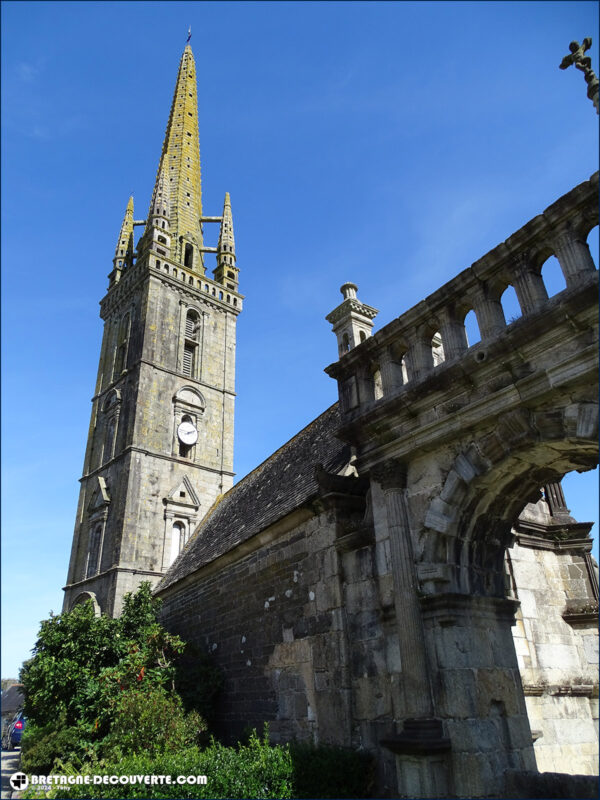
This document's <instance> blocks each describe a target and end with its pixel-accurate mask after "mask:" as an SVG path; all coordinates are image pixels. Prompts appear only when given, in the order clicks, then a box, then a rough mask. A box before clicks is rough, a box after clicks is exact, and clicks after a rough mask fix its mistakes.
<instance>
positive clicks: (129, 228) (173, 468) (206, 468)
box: [64, 44, 243, 615]
mask: <svg viewBox="0 0 600 800" xmlns="http://www.w3.org/2000/svg"><path fill="white" fill-rule="evenodd" d="M217 222H218V223H220V235H219V240H218V244H217V247H205V246H204V237H203V226H204V224H205V223H217ZM141 225H144V226H145V228H144V232H143V234H142V236H141V238H140V240H139V242H138V245H137V249H136V248H135V244H134V229H135V227H136V226H141ZM207 253H215V254H216V261H217V264H216V269H214V270H213V271H212V275H213V277H212V278H211V277H209V276H208V275H207V272H206V269H207V267H206V265H205V254H207ZM242 299H243V298H242V295H240V294H239V292H238V268H237V267H236V258H235V244H234V237H233V222H232V216H231V205H230V200H229V195H228V194H226V195H225V203H224V208H223V213H222V215H221V216H218V217H204V216H203V215H202V194H201V187H200V151H199V138H198V107H197V98H196V70H195V64H194V57H193V54H192V50H191V47H190V46H189V44H188V45H187V46H186V48H185V50H184V53H183V55H182V58H181V63H180V65H179V72H178V75H177V83H176V86H175V93H174V96H173V104H172V106H171V113H170V115H169V121H168V124H167V131H166V135H165V140H164V144H163V148H162V153H161V156H160V161H159V165H158V172H157V177H156V183H155V186H154V191H153V193H152V201H151V203H150V209H149V212H148V218H147V220H142V221H138V220H135V219H134V212H133V198H130V200H129V202H128V204H127V209H126V211H125V217H124V219H123V224H122V226H121V230H120V233H119V238H118V241H117V247H116V251H115V257H114V259H113V269H112V272H111V273H110V275H109V286H108V291H107V293H106V295H105V296H104V298H103V299H102V301H101V303H100V306H101V311H100V315H101V317H102V319H103V320H104V336H103V341H102V350H101V353H100V363H99V367H98V378H97V382H96V390H95V393H94V397H93V400H92V415H91V422H90V429H89V434H88V442H87V448H86V453H85V461H84V466H83V476H82V478H81V491H80V496H79V504H78V508H77V518H76V521H75V532H74V537H73V547H72V552H71V560H70V565H69V574H68V579H67V586H66V587H65V593H66V594H65V601H64V608H65V609H70V608H71V607H72V606H73V605H74V604H76V603H78V602H82V601H84V600H87V599H89V598H91V599H92V600H93V601H94V604H95V606H96V609H97V610H98V609H100V610H101V611H102V612H105V613H108V614H113V615H114V614H118V613H119V612H120V609H121V604H122V598H123V595H124V594H125V593H126V592H128V591H131V590H135V589H136V587H137V586H138V585H139V583H140V582H141V581H147V580H149V581H150V582H151V583H152V584H156V583H157V582H158V580H159V579H160V578H161V577H162V576H163V575H164V573H165V572H166V570H167V569H168V567H169V565H170V564H171V563H172V562H173V561H174V559H175V558H176V557H177V555H178V554H179V552H180V551H181V549H182V548H183V546H184V545H185V543H186V542H187V540H188V538H189V536H190V535H191V533H192V532H193V530H194V528H195V526H196V525H197V523H198V522H199V521H200V520H201V519H202V518H203V516H204V515H205V514H206V512H207V511H208V509H209V508H210V507H211V506H212V504H213V503H214V502H215V500H216V499H217V498H218V497H219V495H221V494H223V492H226V491H227V490H228V489H229V488H231V486H232V484H233V471H232V470H233V412H234V396H235V395H234V379H235V337H236V319H237V315H238V314H239V313H240V311H241V310H242Z"/></svg>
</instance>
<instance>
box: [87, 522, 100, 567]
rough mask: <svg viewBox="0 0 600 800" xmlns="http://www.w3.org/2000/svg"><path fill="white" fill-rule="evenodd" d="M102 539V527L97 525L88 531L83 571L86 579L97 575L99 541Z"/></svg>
mask: <svg viewBox="0 0 600 800" xmlns="http://www.w3.org/2000/svg"><path fill="white" fill-rule="evenodd" d="M101 539H102V525H101V524H100V523H98V524H97V525H95V526H94V527H93V528H92V530H91V531H90V540H89V545H88V558H87V568H86V571H85V577H86V578H92V577H93V576H94V575H97V574H98V566H99V564H98V561H99V556H100V541H101Z"/></svg>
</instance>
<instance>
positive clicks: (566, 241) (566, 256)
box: [553, 229, 596, 288]
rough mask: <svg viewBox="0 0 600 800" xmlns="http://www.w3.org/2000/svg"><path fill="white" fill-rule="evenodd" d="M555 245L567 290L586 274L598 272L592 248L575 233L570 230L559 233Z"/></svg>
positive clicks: (554, 241) (554, 240) (555, 238)
mask: <svg viewBox="0 0 600 800" xmlns="http://www.w3.org/2000/svg"><path fill="white" fill-rule="evenodd" d="M553 244H554V249H555V253H556V257H557V259H558V263H559V264H560V267H561V269H562V271H563V275H564V276H565V280H566V282H567V288H570V287H571V286H576V285H577V284H578V283H579V282H580V280H581V278H582V277H583V276H584V275H585V274H586V273H588V272H594V271H595V270H596V267H595V265H594V260H593V258H592V256H591V254H590V248H589V247H588V246H587V243H586V242H584V241H582V239H581V238H580V237H579V236H578V235H577V234H576V233H575V231H572V230H568V229H563V230H562V231H559V232H558V233H557V235H556V236H555V237H554V239H553Z"/></svg>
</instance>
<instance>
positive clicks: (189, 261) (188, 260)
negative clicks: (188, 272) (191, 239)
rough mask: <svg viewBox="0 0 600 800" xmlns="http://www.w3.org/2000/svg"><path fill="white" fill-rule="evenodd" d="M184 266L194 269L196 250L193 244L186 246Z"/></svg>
mask: <svg viewBox="0 0 600 800" xmlns="http://www.w3.org/2000/svg"><path fill="white" fill-rule="evenodd" d="M183 265H184V267H193V265H194V248H193V247H192V245H191V244H186V246H185V255H184V259H183Z"/></svg>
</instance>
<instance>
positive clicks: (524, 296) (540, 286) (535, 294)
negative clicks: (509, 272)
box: [513, 253, 548, 314]
mask: <svg viewBox="0 0 600 800" xmlns="http://www.w3.org/2000/svg"><path fill="white" fill-rule="evenodd" d="M513 263H514V266H515V272H514V280H515V283H514V286H515V292H516V293H517V299H518V301H519V305H520V306H521V311H522V312H523V314H531V313H532V312H534V311H537V309H538V308H540V307H541V306H543V305H544V303H545V302H546V300H547V299H548V292H547V291H546V287H545V286H544V281H543V279H542V276H541V274H540V273H538V272H534V270H533V268H532V266H531V263H530V261H529V253H519V254H518V255H516V256H515V257H514V262H513Z"/></svg>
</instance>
